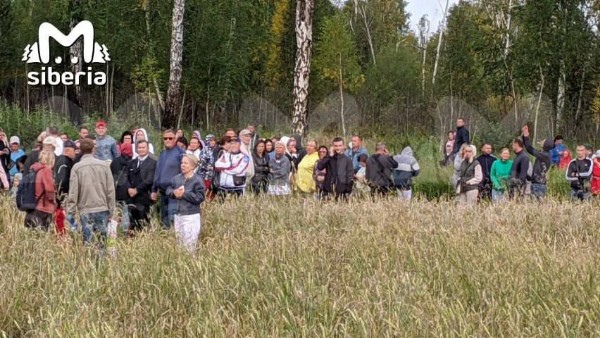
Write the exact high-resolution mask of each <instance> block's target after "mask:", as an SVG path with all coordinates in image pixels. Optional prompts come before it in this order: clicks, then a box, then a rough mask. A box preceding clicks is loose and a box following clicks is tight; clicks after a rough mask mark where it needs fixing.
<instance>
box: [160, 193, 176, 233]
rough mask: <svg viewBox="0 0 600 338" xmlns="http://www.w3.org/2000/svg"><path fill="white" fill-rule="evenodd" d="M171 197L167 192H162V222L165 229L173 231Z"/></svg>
mask: <svg viewBox="0 0 600 338" xmlns="http://www.w3.org/2000/svg"><path fill="white" fill-rule="evenodd" d="M169 200H170V198H169V196H167V194H166V193H165V191H162V190H161V191H160V220H161V223H162V226H163V229H171V227H172V226H173V219H174V215H173V212H172V211H171V210H169Z"/></svg>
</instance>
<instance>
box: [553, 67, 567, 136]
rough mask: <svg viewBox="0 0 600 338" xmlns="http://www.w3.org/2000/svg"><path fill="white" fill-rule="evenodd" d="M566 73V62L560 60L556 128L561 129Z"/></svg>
mask: <svg viewBox="0 0 600 338" xmlns="http://www.w3.org/2000/svg"><path fill="white" fill-rule="evenodd" d="M565 87H566V74H565V62H564V60H563V61H561V62H560V68H559V71H558V93H557V95H556V121H554V124H555V130H556V132H559V131H560V127H561V122H562V118H563V112H564V109H565V92H566V88H565Z"/></svg>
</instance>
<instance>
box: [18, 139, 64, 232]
mask: <svg viewBox="0 0 600 338" xmlns="http://www.w3.org/2000/svg"><path fill="white" fill-rule="evenodd" d="M55 160H56V158H55V156H54V152H51V151H49V150H43V151H42V152H41V153H40V158H39V160H38V162H36V163H34V164H33V165H32V166H31V170H33V171H34V172H35V198H36V200H37V204H36V206H35V209H34V210H31V211H28V212H27V215H26V216H25V227H27V228H30V229H37V228H41V229H42V230H45V231H47V230H48V227H49V226H50V222H51V221H52V215H53V214H54V212H55V211H56V208H57V204H56V190H55V188H54V175H53V174H54V172H53V168H54V162H55Z"/></svg>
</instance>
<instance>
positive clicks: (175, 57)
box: [162, 0, 185, 128]
mask: <svg viewBox="0 0 600 338" xmlns="http://www.w3.org/2000/svg"><path fill="white" fill-rule="evenodd" d="M184 10H185V0H175V3H174V4H173V25H172V32H171V71H170V74H169V89H168V91H167V100H166V102H165V113H164V114H163V116H162V126H163V127H167V128H171V127H174V126H175V124H176V123H177V114H179V110H180V107H181V59H182V57H183V15H184Z"/></svg>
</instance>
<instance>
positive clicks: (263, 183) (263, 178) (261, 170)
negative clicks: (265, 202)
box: [251, 140, 269, 195]
mask: <svg viewBox="0 0 600 338" xmlns="http://www.w3.org/2000/svg"><path fill="white" fill-rule="evenodd" d="M252 158H253V159H254V176H253V177H252V185H251V188H252V191H253V192H254V193H255V194H257V195H259V194H261V193H266V192H267V187H268V185H269V155H268V154H267V151H266V143H265V141H262V140H260V141H258V142H257V143H256V144H255V145H254V151H252Z"/></svg>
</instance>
